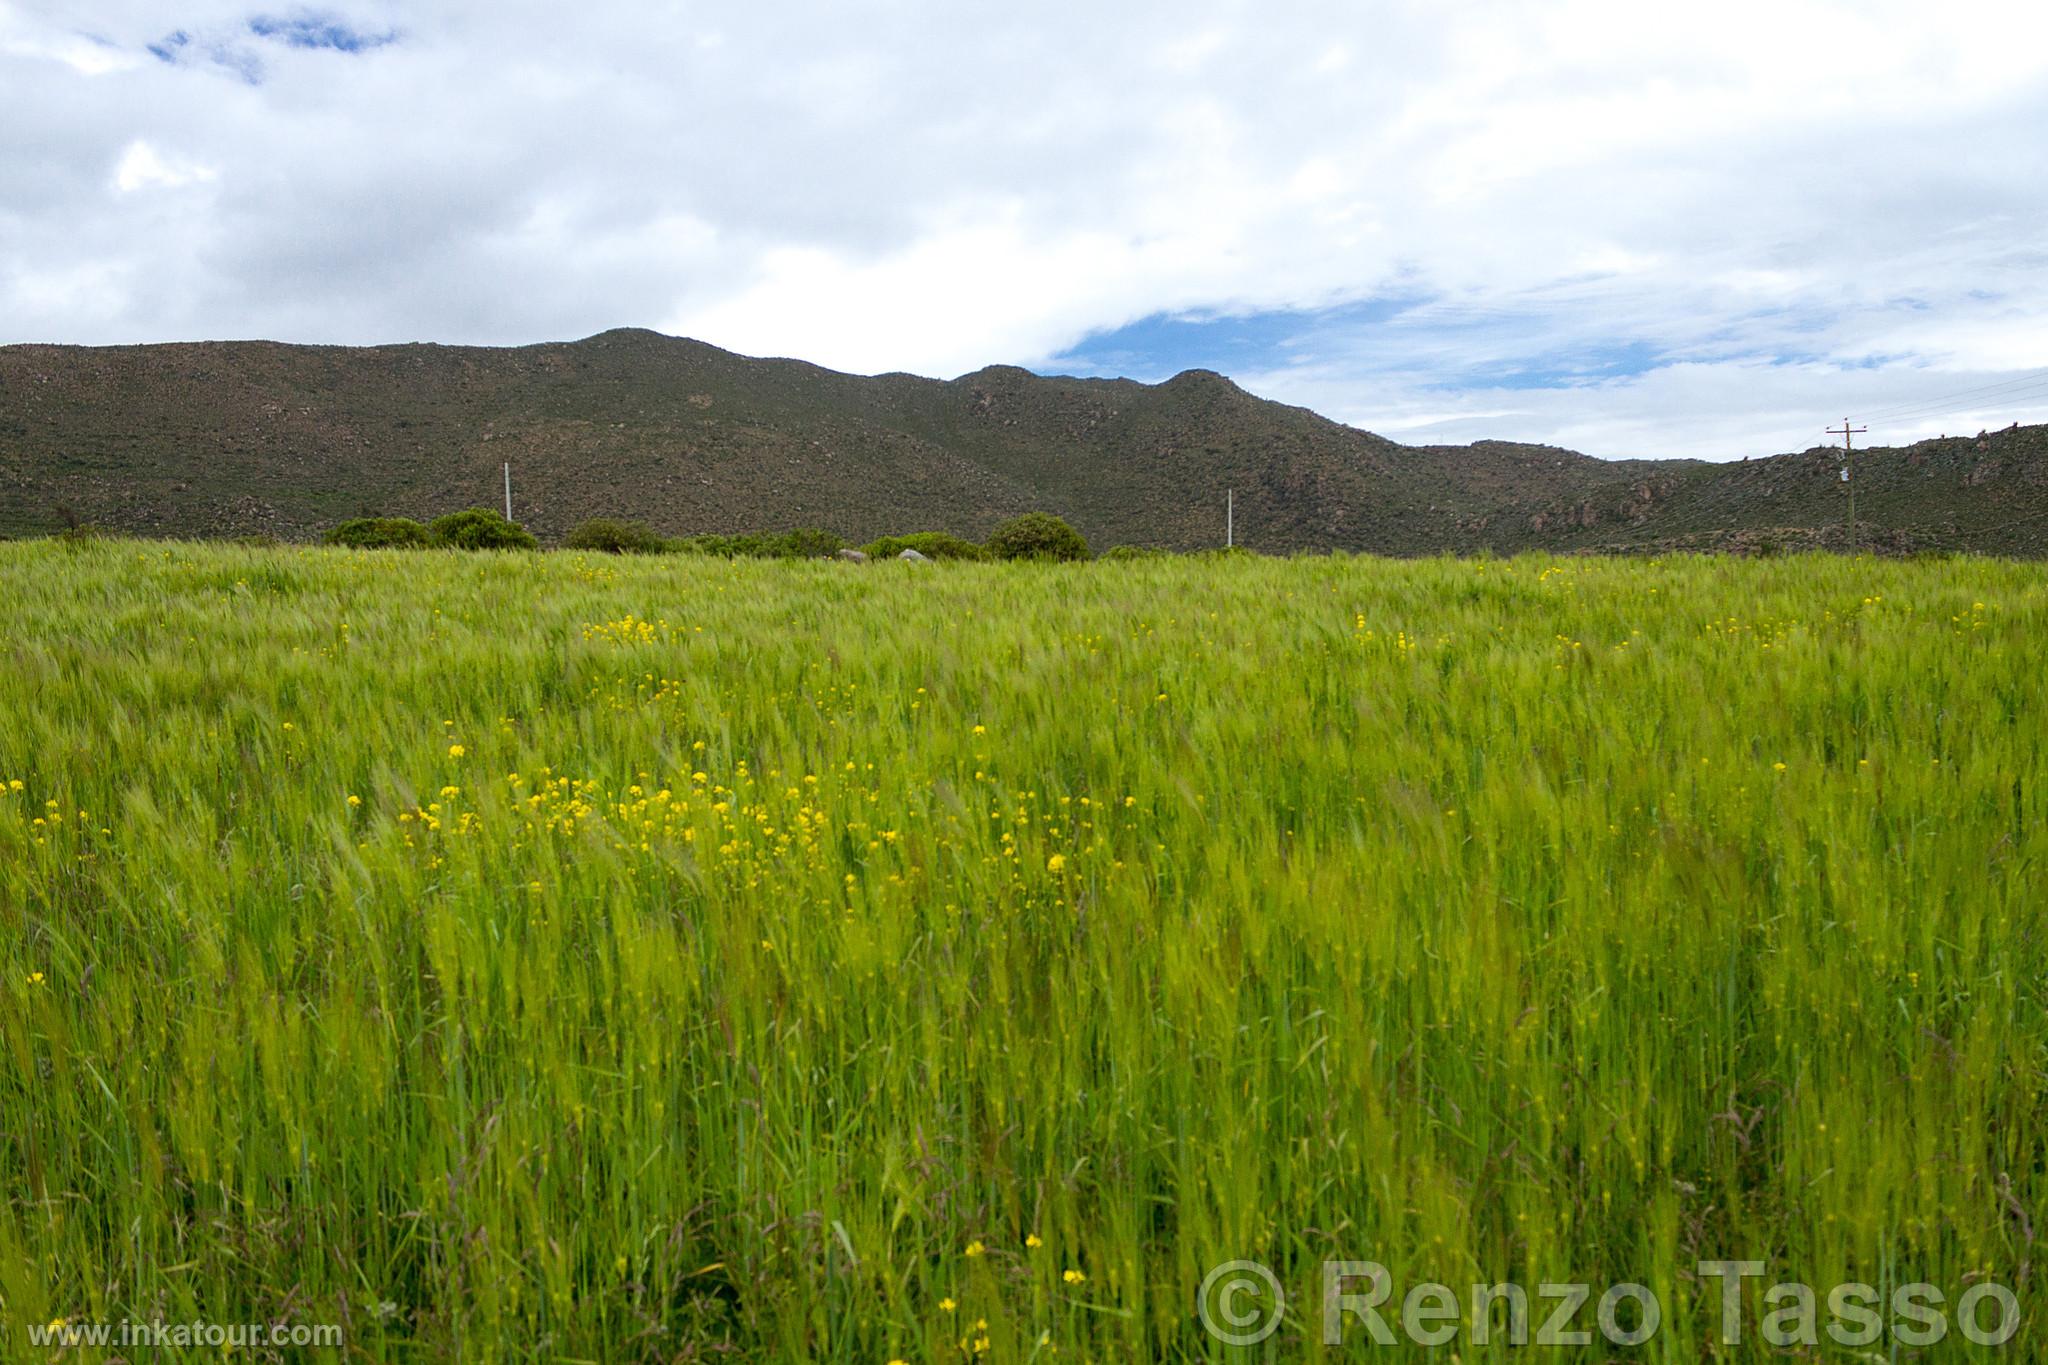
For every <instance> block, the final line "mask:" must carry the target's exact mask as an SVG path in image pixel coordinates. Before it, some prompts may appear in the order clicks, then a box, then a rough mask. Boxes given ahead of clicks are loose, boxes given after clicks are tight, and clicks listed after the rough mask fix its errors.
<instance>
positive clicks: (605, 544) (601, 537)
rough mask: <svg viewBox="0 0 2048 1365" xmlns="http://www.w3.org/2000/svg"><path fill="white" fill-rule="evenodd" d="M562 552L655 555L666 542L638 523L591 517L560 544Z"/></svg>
mask: <svg viewBox="0 0 2048 1365" xmlns="http://www.w3.org/2000/svg"><path fill="white" fill-rule="evenodd" d="M562 548H563V549H565V550H602V551H604V552H605V553H606V554H614V555H657V554H660V553H661V552H662V551H663V550H666V549H667V548H668V542H667V541H665V540H663V539H662V538H661V537H660V536H658V535H656V534H655V533H654V532H653V531H652V530H650V529H649V528H648V526H647V523H645V522H641V521H620V520H618V519H617V518H616V517H591V518H590V519H589V520H588V521H585V522H584V523H583V524H582V525H580V526H578V527H577V528H576V529H575V530H573V531H571V532H570V533H569V537H568V539H566V540H564V541H563V542H562Z"/></svg>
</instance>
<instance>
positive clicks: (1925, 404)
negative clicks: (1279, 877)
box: [1864, 370, 2048, 421]
mask: <svg viewBox="0 0 2048 1365" xmlns="http://www.w3.org/2000/svg"><path fill="white" fill-rule="evenodd" d="M2037 385H2048V370H2042V371H2039V372H2037V373H2034V374H2030V375H2025V376H2022V377H2020V378H2018V379H2004V380H2000V381H1998V382H1997V383H1993V384H1980V385H1978V386H1977V387H1975V388H1970V389H1958V390H1956V391H1955V392H1953V393H1946V394H1930V395H1928V396H1926V397H1924V398H1918V399H1915V400H1914V401H1912V402H1910V403H1895V404H1893V405H1892V406H1891V407H1888V408H1878V409H1876V410H1874V411H1870V412H1866V413H1865V414H1864V417H1865V418H1866V419H1867V420H1874V421H1892V420H1894V419H1899V418H1906V417H1914V416H1918V415H1920V414H1922V413H1925V414H1926V415H1928V416H1934V415H1937V414H1939V413H1941V412H1945V411H1951V410H1953V408H1954V407H1955V406H1964V407H1967V406H1970V405H1972V404H1975V403H1980V402H1989V401H1993V400H2000V399H2007V398H2011V397H2015V396H2018V394H2016V393H2013V392H2009V391H2015V390H2017V391H2022V392H2023V391H2025V390H2028V389H2032V388H2034V387H2035V386H2037Z"/></svg>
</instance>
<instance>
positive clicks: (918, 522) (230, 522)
mask: <svg viewBox="0 0 2048 1365" xmlns="http://www.w3.org/2000/svg"><path fill="white" fill-rule="evenodd" d="M2044 433H2048V429H2043V428H2038V427H2036V428H2014V429H2011V430H2006V431H2001V432H1997V433H1993V434H1988V435H1985V436H1982V437H1980V438H1971V439H1967V440H1947V441H1935V442H1925V443H1922V444H1920V445H1916V446H1913V447H1910V448H1906V449H1901V450H1876V451H1872V452H1869V453H1866V454H1859V455H1858V457H1857V468H1858V471H1859V478H1860V483H1859V485H1858V511H1859V514H1860V516H1861V517H1862V518H1863V519H1864V521H1865V523H1866V530H1865V537H1864V543H1865V544H1868V545H1874V546H1877V547H1880V548H1884V549H1888V550H1897V551H1910V550H1921V549H1945V548H1957V549H1974V550H1984V551H1995V552H2000V553H2017V554H2036V553H2041V552H2042V549H2043V547H2044V546H2048V434H2044ZM508 461H509V462H510V463H511V465H512V470H513V483H514V498H515V504H516V511H517V515H518V516H519V517H520V518H521V519H522V520H524V521H526V522H527V523H528V524H529V525H531V526H532V527H533V528H534V529H535V530H536V531H537V532H538V533H540V535H541V536H542V537H543V539H547V538H552V537H556V536H559V535H561V534H562V533H564V532H566V531H567V530H568V529H569V528H570V527H571V526H573V525H575V523H576V522H578V521H579V520H581V519H582V518H584V517H587V516H594V515H600V514H604V515H621V516H629V517H637V518H640V519H643V520H646V521H648V522H649V523H651V524H652V525H654V526H655V527H657V528H658V529H660V530H663V531H665V532H670V533H687V532H700V531H740V530H755V529H777V528H785V527H791V526H801V525H814V526H824V527H828V528H830V529H832V530H835V531H838V532H840V533H841V534H843V535H847V536H849V537H855V538H866V537H870V536H873V535H879V534H882V533H885V532H892V531H907V530H926V529H935V530H950V531H955V532H958V533H960V534H964V535H969V536H980V535H982V534H984V533H986V532H987V531H988V529H989V528H990V527H991V526H993V525H994V524H995V523H996V522H997V521H999V520H1001V519H1002V518H1004V517H1006V516H1009V515H1011V514H1013V513H1016V512H1019V511H1024V510H1028V509H1032V508H1045V509H1048V510H1051V511H1056V512H1059V513H1061V514H1062V515H1064V516H1066V517H1068V518H1069V519H1070V520H1072V521H1073V522H1074V523H1075V524H1076V525H1078V526H1079V527H1081V529H1082V530H1083V531H1084V532H1085V533H1086V534H1087V535H1088V537H1089V540H1090V541H1091V543H1093V544H1095V545H1096V546H1098V547H1107V546H1110V545H1116V544H1150V545H1164V546H1171V547H1177V548H1193V547H1197V546H1203V545H1212V544H1215V543H1217V542H1218V541H1219V539H1220V538H1221V534H1222V519H1223V497H1224V490H1226V489H1235V490H1236V494H1237V528H1238V537H1239V539H1240V541H1241V542H1243V543H1244V544H1247V545H1249V546H1252V547H1254V548H1257V549H1263V550H1269V551H1275V552H1279V551H1291V550H1305V549H1324V548H1344V549H1353V550H1370V551H1377V552H1381V553H1388V554H1421V553H1430V552H1435V551H1459V552H1466V551H1473V550H1479V549H1489V548H1490V549H1493V550H1497V551H1502V552H1506V551H1512V550H1516V549H1521V548H1526V547H1547V548H1554V549H1640V548H1655V547H1693V548H1713V549H1731V548H1732V549H1758V548H1783V549H1790V548H1796V547H1801V546H1808V545H1837V546H1838V545H1845V544H1846V543H1847V540H1846V533H1845V530H1844V528H1843V521H1844V513H1845V510H1846V508H1845V502H1846V499H1845V498H1844V496H1843V492H1844V490H1843V487H1842V485H1841V483H1840V480H1839V476H1838V467H1839V454H1838V453H1833V452H1829V451H1826V450H1813V451H1808V452H1805V453H1803V454H1797V455H1781V456H1777V457H1774V458H1769V459H1756V460H1750V461H1747V462H1743V463H1737V464H1730V465H1715V464H1704V463H1700V462H1696V461H1640V460H1639V461H1621V462H1610V461H1603V460H1596V459H1592V458H1590V457H1588V456H1584V455H1580V454H1576V453H1574V452H1572V451H1567V450H1557V449H1553V448H1550V447H1542V446H1528V445H1515V444H1509V443H1503V442H1480V443H1478V444H1475V445H1471V446H1419V447H1418V446H1403V445H1399V444H1396V443H1395V442H1392V441H1388V440H1386V439H1384V438H1382V437H1379V436H1375V435H1372V434H1371V433H1369V432H1364V431H1360V430H1358V429H1356V428H1353V427H1348V426H1344V425H1342V424H1340V423H1336V422H1332V421H1329V420H1327V419H1325V418H1322V417H1319V416H1317V415H1316V414H1314V413H1312V412H1309V411H1307V410H1306V409H1302V408H1292V407H1287V406H1285V405H1283V404H1278V403H1273V402H1268V401H1266V400H1263V399H1259V398H1255V397H1253V396H1252V395H1250V394H1248V393H1246V392H1244V391H1243V390H1242V389H1240V388H1238V387H1237V386H1236V385H1234V384H1232V383H1231V382H1230V381H1229V380H1227V379H1225V378H1223V377H1222V376H1220V375H1217V374H1212V373H1209V372H1206V371H1200V370H1195V371H1189V372H1187V373H1185V374H1181V375H1178V376H1176V377H1175V378H1173V379H1170V380H1168V381H1166V382H1165V383H1162V384H1156V385H1145V384H1138V383H1134V382H1131V381H1128V380H1095V379H1068V378H1047V377H1042V376H1038V375H1034V374H1032V373H1030V372H1028V371H1025V370H1021V369H1015V368H1011V367H1004V366H997V367H992V368H989V369H985V370H980V371H977V372H976V373H974V374H969V375H964V376H962V377H960V378H958V379H954V380H950V381H938V380H930V379H920V378H916V377H913V376H910V375H901V374H893V375H881V376H877V377H872V378H869V377H860V376H852V375H844V374H838V373H835V372H833V371H830V370H825V369H821V368H819V367H817V366H815V365H808V364H804V363H802V362H799V361H792V360H755V359H749V358H746V357H742V356H736V355H733V354H731V353H729V352H725V351H721V350H719V349H717V348H716V347H712V346H707V345H704V344H703V343H701V342H695V341H689V340H685V339H681V338H675V337H666V336H661V335H658V334H656V333H652V332H644V331H617V332H606V333H603V334H601V335H598V336H595V337H591V338H588V339H587V340H584V341H578V342H568V343H559V344H549V345H540V346H525V347H517V348H505V349H499V348H481V347H455V346H433V345H415V346H382V347H368V348H352V347H323V346H287V345H279V344H274V343H268V342H220V343H216V342H205V343H194V344H178V345H159V346H132V347H95V348H81V347H63V346H9V347H0V534H30V533H36V532H41V531H47V530H50V529H54V528H55V527H57V526H59V525H62V524H63V522H64V520H65V518H66V517H67V515H70V516H76V517H79V518H82V519H84V520H87V521H91V522H94V523H97V524H100V525H103V526H107V527H110V528H114V529H118V530H122V531H126V532H132V533H137V534H148V535H168V536H218V535H235V534H252V533H268V534H272V535H276V536H280V537H283V538H287V539H309V538H312V537H314V536H316V535H317V534H318V533H319V531H320V530H321V529H323V528H324V527H326V526H328V525H331V524H332V523H334V522H336V521H339V520H341V519H343V518H346V517H350V516H355V515H359V514H364V513H383V514H392V515H407V516H415V517H422V518H424V517H427V516H431V515H433V514H436V513H439V512H443V511H447V510H450V509H452V508H456V507H461V506H467V505H471V504H477V503H482V504H487V505H495V504H496V502H497V501H498V499H499V497H500V468H501V466H502V465H503V464H504V463H506V462H508Z"/></svg>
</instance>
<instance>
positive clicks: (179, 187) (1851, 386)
mask: <svg viewBox="0 0 2048 1365" xmlns="http://www.w3.org/2000/svg"><path fill="white" fill-rule="evenodd" d="M2044 128H2048V7H2044V6H2041V5H2039V4H2016V3H1988V2H1987V0H1947V3H1944V4H1941V5H1930V4H1927V3H1925V0H1910V2H1906V0H1900V2H1898V3H1893V2H1892V0H1864V2H1863V3H1856V4H1826V3H1811V2H1810V0H1770V2H1769V3H1750V2H1749V0H1729V2H1725V3H1721V4H1718V5H1715V6H1665V5H1654V4H1644V3H1641V0H1550V2H1546V3H1526V4H1516V3H1478V4H1468V5H1456V6H1451V5H1444V4H1442V3H1440V2H1438V0H1414V2H1413V3H1370V4H1366V3H1357V2H1356V0H1349V2H1347V3H1332V4H1282V5H1274V4H1270V3H1267V4H1249V3H1247V4H1233V3H1201V2H1199V0H1178V2H1177V3H1173V4H1150V3H1126V4H1120V5H1114V6H1098V5H1067V4H1039V5H1033V6H1003V7H995V6H979V5H971V4H968V5H963V4H959V3H957V2H956V3H952V4H941V3H937V2H936V0H895V2H894V3H861V2H859V0H854V2H851V3H837V4H830V5H826V4H816V3H813V4H806V5H794V4H780V3H750V4H747V5H737V4H733V5H692V4H681V3H647V2H646V0H640V2H639V3H621V2H618V0H583V3H580V4H578V5H574V6H561V5H556V4H533V3H519V2H518V0H512V2H511V3H502V2H491V3H484V2H482V0H478V2H476V3H471V2H470V0H455V2H444V3H421V4H403V5H402V4H395V3H374V2H368V0H366V2H365V3H349V4H343V5H337V6H331V7H330V6H315V7H298V6H269V5H266V4H261V3H257V4H223V3H220V2H219V0H193V2H192V3H190V4H165V3H149V4H141V3H127V4H122V3H107V4H91V3H87V4H63V5H58V4H49V3H41V0H37V2H36V3H21V2H19V0H15V2H14V3H9V0H0V341H72V342H88V343H108V342H131V341H166V340H189V339H197V338H222V337H269V338H276V339H281V340H290V341H320V342H351V343H363V342H387V341H410V340H436V341H449V342H478V343H520V342H530V341H540V340H555V339H565V338H571V337H577V336H583V335H587V334H589V333H591V332H595V331H600V330H602V329H604V328H607V327H614V326H621V325H639V326H649V327H655V328H659V329H660V330H663V331H667V332H675V333H680V334H686V335H691V336H697V337H701V338H703V339H705V340H707V341H710V342H713V343H716V344H718V345H721V346H725V347H729V348H731V349H734V350H738V351H743V352H747V353H750V354H765V355H794V356H801V357H803V358H805V359H810V360H815V361H818V362H820V363H822V364H827V365H831V366H834V367H837V368H841V369H847V370H854V371H861V372H878V371H883V370H910V371H914V372H918V373H924V374H934V375H940V376H948V375H953V374H958V373H961V372H964V371H966V370H970V369H974V368H977V367H979V366H981V365H984V364H987V363H991V362H997V361H1003V362H1010V363H1019V364H1027V365H1032V366H1035V367H1038V368H1041V369H1047V370H1069V371H1076V372H1082V373H1130V374H1133V375H1135V376H1136V377H1140V378H1147V379H1156V378H1163V377H1165V376H1166V375H1167V374H1170V373H1172V372H1173V371H1174V370H1177V369H1180V368H1183V367H1186V366H1197V365H1200V366H1207V367H1209V368H1215V369H1222V370H1225V371H1226V372H1229V373H1232V374H1233V375H1234V376H1235V377H1237V378H1238V379H1239V381H1240V382H1242V383H1244V384H1245V385H1246V386H1247V387H1248V388H1251V389H1253V390H1254V391H1256V392H1259V393H1263V394H1266V395H1269V396H1271V397H1275V398H1280V399H1283V400H1286V401H1289V402H1297V403H1303V404H1306V405H1308V406H1311V407H1314V408H1316V409H1318V410H1320V411H1323V412H1326V413H1328V414H1330V415H1331V416H1334V417H1338V418H1340V419H1342V420H1345V421H1350V422H1355V423H1357V424H1359V425H1361V426H1365V427H1369V428H1372V429H1374V430H1379V431H1383V432H1386V433H1387V434H1389V435H1393V436H1396V437H1397V438H1400V439H1405V440H1470V439H1474V438H1476V437H1481V436H1500V437H1507V438H1515V439H1523V440H1542V441H1554V442H1557V443H1559V444H1566V445H1572V446H1576V447H1578V448H1582V449H1586V450H1589V451H1592V452H1593V453H1595V454H1601V455H1609V456H1623V455H1702V456H1708V457H1713V458H1730V457H1734V456H1739V455H1744V454H1761V453H1768V452H1771V451H1776V450H1780V449H1787V448H1799V447H1803V446H1805V445H1808V444H1813V443H1816V442H1818V441H1820V440H1822V439H1823V437H1822V436H1821V432H1820V428H1821V427H1823V426H1825V425H1826V424H1827V423H1828V422H1830V421H1835V420H1839V419H1840V418H1841V417H1842V416H1843V415H1844V414H1845V413H1846V414H1849V415H1852V416H1856V417H1858V418H1867V419H1869V420H1870V421H1871V425H1872V426H1873V428H1874V431H1873V433H1872V434H1873V436H1874V437H1877V438H1881V439H1886V440H1902V439H1908V438H1911V437H1914V436H1918V435H1925V434H1933V433H1935V432H1938V431H1958V430H1966V429H1967V430H1974V429H1975V428H1976V427H1977V426H1981V425H1985V424H1989V423H2001V424H2002V423H2003V422H2007V421H2012V420H2048V371H2044V369H2043V367H2048V326H2044V323H2048V164H2044V163H2048V155H2044V138H2043V136H2042V132H2041V130H2042V129H2044ZM1965 390H1980V391H1981V392H1978V393H1975V394H1965V395H1964V396H1963V397H1959V398H1958V397H1951V395H1957V394H1961V393H1963V391H1965ZM1882 414H1891V415H1892V416H1891V417H1890V418H1889V419H1887V418H1885V417H1883V416H1881V415H1882Z"/></svg>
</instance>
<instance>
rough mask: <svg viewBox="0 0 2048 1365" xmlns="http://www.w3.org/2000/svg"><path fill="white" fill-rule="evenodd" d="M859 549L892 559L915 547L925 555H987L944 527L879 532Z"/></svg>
mask: <svg viewBox="0 0 2048 1365" xmlns="http://www.w3.org/2000/svg"><path fill="white" fill-rule="evenodd" d="M861 549H862V550H863V551H864V552H865V553H866V554H867V557H868V558H869V559H895V558H896V557H897V556H899V555H901V554H902V553H903V552H904V551H905V550H915V551H917V552H918V553H919V554H921V555H923V556H924V557H925V558H926V559H987V558H988V551H987V550H985V549H983V548H982V547H981V546H979V545H976V544H975V543H974V542H973V541H971V540H962V539H961V538H960V537H959V536H956V535H949V534H948V533H947V532H945V531H912V532H910V533H909V534H908V535H901V536H883V537H882V538H881V539H880V540H877V541H871V542H870V543H868V544H866V545H863V546H862V547H861Z"/></svg>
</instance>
